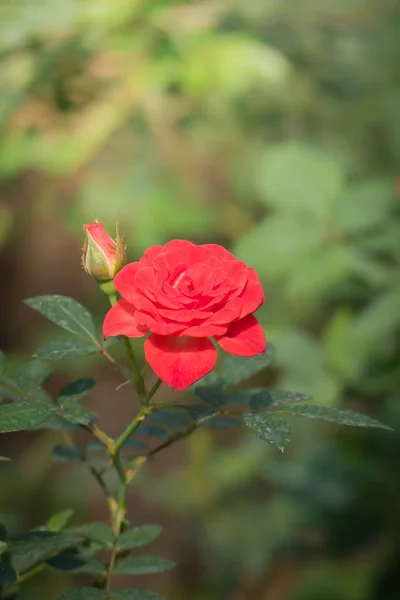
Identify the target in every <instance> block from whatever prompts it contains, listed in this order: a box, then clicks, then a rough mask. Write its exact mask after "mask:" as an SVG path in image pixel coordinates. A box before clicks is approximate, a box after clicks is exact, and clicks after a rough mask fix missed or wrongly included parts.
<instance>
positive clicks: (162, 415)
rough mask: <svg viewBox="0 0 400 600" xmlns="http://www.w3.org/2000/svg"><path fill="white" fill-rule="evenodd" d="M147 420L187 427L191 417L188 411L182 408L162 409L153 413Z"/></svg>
mask: <svg viewBox="0 0 400 600" xmlns="http://www.w3.org/2000/svg"><path fill="white" fill-rule="evenodd" d="M146 421H155V422H157V423H163V424H165V425H171V426H174V427H186V426H187V425H189V423H190V419H189V417H188V414H187V412H186V411H184V410H182V409H174V408H171V409H166V410H164V409H162V410H156V411H155V412H153V413H151V414H150V415H149V416H148V417H147V419H146Z"/></svg>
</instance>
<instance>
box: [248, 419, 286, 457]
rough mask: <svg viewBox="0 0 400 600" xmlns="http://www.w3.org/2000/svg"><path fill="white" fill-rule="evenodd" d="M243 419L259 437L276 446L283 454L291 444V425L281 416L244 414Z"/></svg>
mask: <svg viewBox="0 0 400 600" xmlns="http://www.w3.org/2000/svg"><path fill="white" fill-rule="evenodd" d="M243 419H244V422H245V424H246V425H247V427H249V429H251V430H252V431H253V433H255V434H256V436H257V437H259V438H261V439H262V440H264V441H265V442H268V443H269V444H274V446H277V448H279V450H281V452H283V451H284V449H285V448H286V446H287V445H288V443H289V442H290V426H289V423H288V422H287V421H285V419H282V417H280V416H279V415H275V414H272V413H270V412H263V413H244V414H243Z"/></svg>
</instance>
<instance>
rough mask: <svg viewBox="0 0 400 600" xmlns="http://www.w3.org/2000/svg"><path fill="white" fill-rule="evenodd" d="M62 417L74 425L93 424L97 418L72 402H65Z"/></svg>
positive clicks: (60, 412)
mask: <svg viewBox="0 0 400 600" xmlns="http://www.w3.org/2000/svg"><path fill="white" fill-rule="evenodd" d="M59 415H60V417H62V418H63V419H65V420H66V421H68V423H72V424H73V425H89V424H90V423H93V422H94V421H95V420H96V418H97V416H96V415H95V414H94V413H92V412H90V411H89V410H87V409H86V408H83V406H80V405H79V404H77V403H76V402H74V401H73V400H72V402H71V401H69V402H67V401H66V400H64V402H63V405H62V407H61V409H60V411H59Z"/></svg>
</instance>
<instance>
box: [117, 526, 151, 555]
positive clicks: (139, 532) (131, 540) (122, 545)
mask: <svg viewBox="0 0 400 600" xmlns="http://www.w3.org/2000/svg"><path fill="white" fill-rule="evenodd" d="M161 532H162V527H160V525H141V526H140V527H135V528H134V529H129V530H128V531H124V532H123V533H121V535H120V536H119V538H118V542H117V547H118V549H119V550H131V549H132V548H139V546H145V545H146V544H150V542H152V541H153V540H155V539H156V538H158V536H159V535H160V534H161Z"/></svg>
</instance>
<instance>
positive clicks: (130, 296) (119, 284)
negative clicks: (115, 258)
mask: <svg viewBox="0 0 400 600" xmlns="http://www.w3.org/2000/svg"><path fill="white" fill-rule="evenodd" d="M139 269H140V264H139V263H138V262H133V263H129V264H128V265H125V267H124V268H123V269H121V270H120V272H119V273H117V275H116V276H115V277H114V284H115V287H116V288H117V290H118V291H119V293H120V294H121V296H122V297H123V298H124V299H125V300H128V302H131V303H133V300H134V290H135V286H134V285H133V280H134V279H135V276H136V273H137V272H138V270H139Z"/></svg>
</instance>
